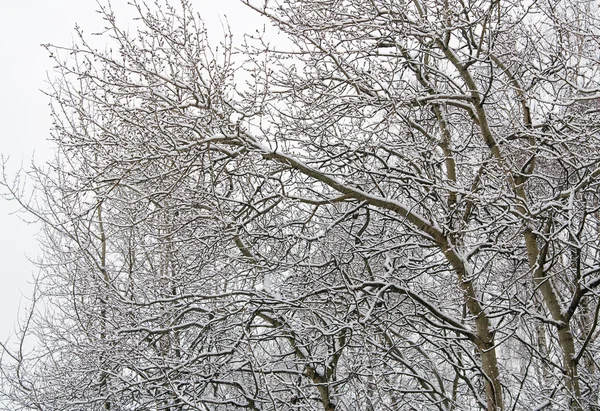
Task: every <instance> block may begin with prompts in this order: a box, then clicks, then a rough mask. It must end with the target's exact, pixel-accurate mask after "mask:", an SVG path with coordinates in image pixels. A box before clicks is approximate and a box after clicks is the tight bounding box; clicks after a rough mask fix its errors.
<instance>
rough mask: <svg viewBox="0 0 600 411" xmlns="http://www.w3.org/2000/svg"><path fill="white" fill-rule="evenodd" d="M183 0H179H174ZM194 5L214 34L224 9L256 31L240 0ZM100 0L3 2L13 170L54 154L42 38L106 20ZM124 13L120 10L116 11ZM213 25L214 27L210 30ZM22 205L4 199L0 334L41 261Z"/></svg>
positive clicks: (7, 138)
mask: <svg viewBox="0 0 600 411" xmlns="http://www.w3.org/2000/svg"><path fill="white" fill-rule="evenodd" d="M172 1H177V2H178V1H179V0H172ZM112 3H113V9H114V10H115V14H116V15H117V21H119V20H121V21H124V20H126V19H127V18H128V16H131V8H130V7H128V6H127V3H128V1H126V0H113V1H112ZM192 4H193V6H194V9H195V10H196V11H197V12H200V14H201V15H202V16H203V19H204V20H205V22H206V25H207V28H208V30H209V36H210V37H211V38H212V37H213V36H214V37H219V35H220V34H221V33H222V29H221V27H222V22H223V16H224V15H226V16H227V21H229V23H230V26H231V27H232V31H233V33H234V37H235V36H237V37H238V39H239V37H240V36H241V35H242V33H244V32H246V31H248V30H251V31H253V30H254V29H255V28H258V27H257V26H258V25H260V24H261V23H260V21H257V20H256V19H255V18H253V14H252V12H250V11H249V10H247V9H246V8H244V7H242V6H241V5H239V3H238V2H237V1H236V0H219V1H213V0H193V1H192ZM96 8H97V2H96V1H95V0H29V1H9V0H4V1H2V3H1V5H0V23H1V24H0V52H1V54H0V63H1V64H0V82H1V84H2V88H1V90H2V93H1V98H0V124H1V128H0V130H1V140H0V152H1V153H2V155H3V156H4V157H5V158H6V157H7V156H10V161H9V163H8V170H9V172H11V173H14V172H15V171H16V170H17V169H19V168H20V166H21V163H22V164H23V166H24V168H30V164H31V160H32V158H33V156H34V152H35V162H36V163H37V164H42V163H44V162H45V161H48V160H49V159H50V158H51V157H52V154H51V153H52V148H51V147H50V143H49V142H48V141H47V138H48V135H49V129H50V114H49V107H48V103H49V99H48V98H47V97H46V96H44V95H43V94H42V93H41V92H40V89H45V88H46V84H45V83H46V81H47V76H48V74H50V75H51V70H52V62H51V60H50V59H49V58H48V54H47V52H46V51H45V50H44V49H43V48H42V47H41V46H40V44H42V43H53V44H59V45H70V44H71V42H72V39H73V33H74V32H73V28H74V26H75V24H76V23H77V24H78V25H79V26H80V27H82V28H83V29H84V32H87V33H93V32H96V31H98V30H99V29H101V28H102V27H103V22H102V20H101V19H100V16H99V15H98V14H97V13H96V12H95V10H96ZM119 16H123V18H119ZM212 33H214V34H212ZM16 210H18V205H17V204H15V203H9V202H7V201H5V200H3V199H0V227H1V229H2V235H0V261H1V264H0V278H1V282H0V339H2V341H5V340H6V338H7V337H8V335H9V334H12V333H13V329H14V323H15V319H16V317H17V308H18V306H19V304H20V303H21V305H23V306H26V305H27V304H28V301H27V299H26V297H27V296H29V295H30V293H31V286H30V285H28V284H30V283H31V279H32V277H33V275H34V274H35V273H36V271H37V269H36V268H35V266H34V265H33V264H32V263H31V262H30V261H29V259H28V258H31V259H35V258H36V257H37V256H38V254H39V251H38V247H37V240H36V238H35V237H36V233H37V232H38V230H39V228H38V227H36V226H34V225H28V224H26V223H24V222H22V221H21V220H20V219H19V218H18V217H17V216H15V215H10V213H12V212H15V211H16Z"/></svg>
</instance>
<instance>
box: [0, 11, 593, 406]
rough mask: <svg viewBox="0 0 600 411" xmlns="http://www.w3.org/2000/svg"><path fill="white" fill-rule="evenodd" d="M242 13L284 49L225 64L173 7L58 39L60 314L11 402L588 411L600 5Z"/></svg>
mask: <svg viewBox="0 0 600 411" xmlns="http://www.w3.org/2000/svg"><path fill="white" fill-rule="evenodd" d="M242 3H243V4H245V5H246V6H247V7H248V8H249V10H253V11H254V12H256V13H259V14H261V15H263V16H264V17H266V18H268V20H269V21H270V22H271V23H272V25H273V26H274V27H275V28H277V29H278V30H279V32H280V35H281V36H282V37H284V38H285V42H282V44H283V45H280V46H278V47H272V46H270V44H269V41H268V39H266V38H264V36H260V35H257V37H247V38H246V39H245V42H244V45H243V46H234V45H233V43H232V42H231V37H230V36H228V35H227V36H226V37H225V40H224V42H223V43H222V44H221V45H220V46H219V47H214V48H211V47H209V44H208V42H207V39H206V33H205V31H204V29H203V27H202V23H201V20H200V19H199V17H198V16H196V15H194V14H193V13H192V10H191V7H190V5H189V4H188V2H186V1H184V2H182V3H181V6H180V7H179V6H178V7H173V6H169V5H159V4H156V5H154V6H153V7H152V8H150V9H147V8H146V7H145V6H141V5H136V7H137V8H138V11H139V16H140V22H139V23H140V26H139V29H138V31H137V33H135V34H128V33H127V32H125V31H123V30H121V29H120V28H119V26H118V25H117V24H116V21H115V18H114V16H113V14H112V13H111V11H110V9H109V8H103V9H102V10H101V11H102V12H103V13H104V16H105V19H106V23H107V29H106V31H105V33H106V35H107V36H109V38H110V42H111V44H112V48H109V49H107V51H104V52H101V51H98V50H96V49H95V48H93V47H91V46H90V45H89V44H88V43H87V42H86V40H85V38H84V37H80V39H79V42H78V43H77V44H76V45H75V46H73V47H70V48H61V47H54V46H48V49H49V50H50V51H51V54H52V56H53V58H54V59H55V63H56V65H57V67H58V69H57V70H58V71H57V78H56V82H55V83H54V88H53V90H52V91H51V92H50V94H51V95H52V97H53V99H54V103H55V124H56V125H55V129H54V132H53V140H54V141H55V142H56V144H57V147H58V154H57V160H56V162H55V163H53V164H52V165H51V167H50V169H49V170H47V171H42V170H37V171H34V172H33V173H32V178H33V180H34V181H35V182H36V185H37V187H38V188H39V190H40V191H39V195H38V201H39V202H38V203H37V204H31V203H25V202H24V201H23V200H21V201H22V202H23V204H24V206H25V207H26V208H27V209H28V210H30V211H31V212H33V213H34V214H35V215H36V216H38V217H39V218H40V219H41V220H42V221H43V222H44V223H45V225H46V236H45V239H46V240H45V241H46V242H45V244H46V250H47V253H46V259H45V261H44V265H43V267H44V275H43V277H42V278H41V279H40V286H39V299H40V301H44V307H45V308H46V307H47V309H46V310H45V312H38V313H34V315H33V317H32V321H31V322H30V323H29V328H26V329H25V331H26V332H24V333H23V338H24V337H25V336H26V335H27V334H28V333H33V334H34V335H36V336H37V338H38V339H39V341H40V342H41V344H40V345H39V348H38V350H37V351H36V352H34V353H32V354H31V355H29V356H25V355H20V354H19V352H15V351H11V350H10V348H9V347H6V348H5V350H6V351H5V356H4V359H5V360H6V361H8V363H6V364H5V366H4V367H5V368H4V376H5V380H6V381H5V387H6V389H5V393H6V395H7V396H9V397H10V399H11V400H13V401H14V402H15V404H21V405H22V406H23V407H24V408H28V409H42V410H53V409H56V410H59V409H60V410H71V409H72V410H75V409H81V408H82V407H84V408H85V407H87V408H89V407H92V408H94V409H95V408H98V409H102V408H103V409H123V410H129V409H138V410H142V409H144V410H145V409H169V410H194V409H197V410H208V409H210V410H213V409H214V410H218V409H237V408H249V409H260V410H262V409H290V408H297V409H306V410H308V409H322V410H334V409H338V410H339V409H348V410H351V409H370V410H385V409H389V410H398V409H406V410H408V409H411V408H414V409H427V410H430V409H440V410H459V409H462V410H472V409H487V410H504V409H507V410H508V409H543V408H546V409H561V410H562V409H571V410H587V409H594V408H595V407H596V408H597V407H598V406H599V404H598V397H597V393H598V390H599V386H598V384H599V383H598V381H600V378H599V375H598V364H597V361H598V348H599V347H598V340H597V337H598V333H599V332H598V329H597V324H598V315H599V309H600V305H599V304H598V285H600V276H599V272H600V261H599V258H600V250H599V245H598V244H599V243H598V234H599V229H600V222H599V220H598V218H599V217H600V215H599V212H600V211H599V201H598V181H599V179H598V177H599V176H600V165H599V162H600V152H599V151H598V147H599V144H598V143H599V140H600V134H599V126H598V125H599V124H600V123H599V121H598V112H599V111H598V107H597V104H596V101H597V99H598V97H599V90H600V87H599V77H598V74H597V71H598V67H600V65H599V60H598V58H599V55H598V50H599V48H598V42H599V41H598V40H599V37H598V28H599V22H598V11H597V10H598V4H597V2H590V1H578V0H572V1H568V2H535V1H534V2H521V1H516V0H515V1H506V2H498V1H491V2H490V1H472V2H467V1H464V0H457V1H438V0H431V1H410V2H409V1H407V2H402V1H401V2H398V1H393V2H391V1H389V2H388V1H380V0H377V1H362V0H361V1H359V0H345V1H323V2H309V1H295V2H284V3H276V2H269V1H267V2H256V3H254V2H250V1H242ZM5 186H6V188H8V189H9V190H11V186H10V185H6V184H5ZM12 194H13V196H17V197H18V195H17V191H16V190H15V189H12ZM38 306H39V305H38ZM6 361H5V362H6Z"/></svg>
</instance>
